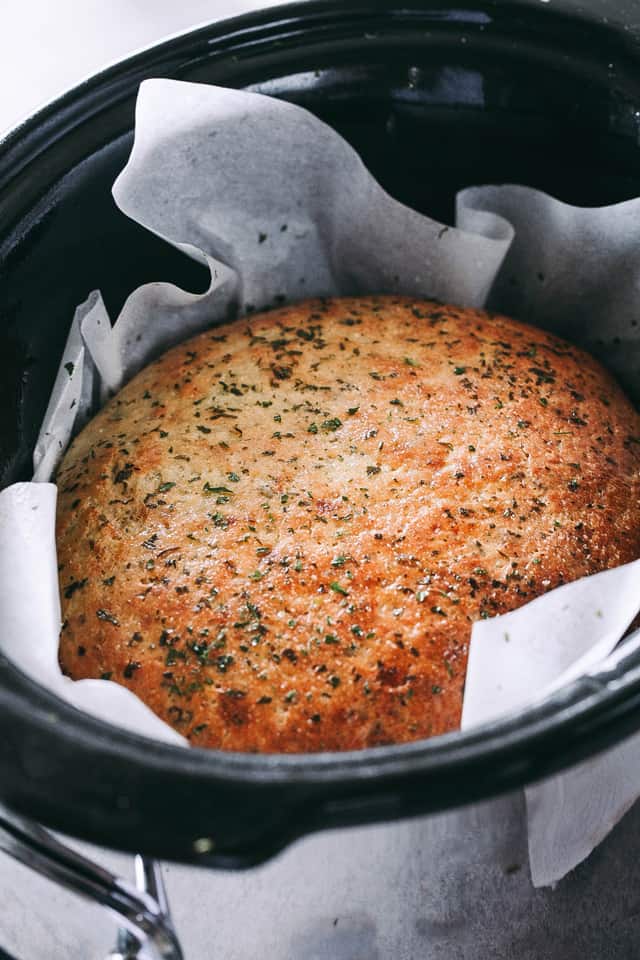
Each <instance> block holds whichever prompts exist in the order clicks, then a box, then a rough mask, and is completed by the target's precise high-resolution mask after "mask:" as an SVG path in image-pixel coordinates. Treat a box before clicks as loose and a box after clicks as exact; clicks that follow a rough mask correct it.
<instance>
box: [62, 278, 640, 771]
mask: <svg viewBox="0 0 640 960" xmlns="http://www.w3.org/2000/svg"><path fill="white" fill-rule="evenodd" d="M639 444H640V418H639V416H638V414H637V413H636V412H635V410H634V409H633V407H632V406H631V404H630V402H629V401H628V400H627V399H626V398H625V396H624V395H623V393H622V391H621V390H620V388H619V387H618V386H617V385H616V383H615V382H614V381H613V380H612V379H611V377H610V376H609V375H608V374H607V373H606V372H605V371H604V370H603V369H602V367H601V366H600V365H599V364H598V363H596V361H595V360H594V359H592V358H591V357H590V356H588V355H587V354H585V353H584V352H582V351H581V350H579V349H577V348H576V347H573V346H571V345H569V344H568V343H566V342H564V341H562V340H560V339H558V338H557V337H555V336H552V335H551V334H549V333H546V332H544V331H542V330H539V329H535V328H533V327H530V326H528V325H526V324H523V323H518V322H516V321H514V320H510V319H507V318H505V317H501V316H494V315H491V314H488V313H485V312H482V311H480V310H470V309H460V308H456V307H450V306H442V305H440V304H436V303H430V302H416V301H415V300H412V299H408V298H401V297H382V296H381V297H364V298H350V299H334V300H313V301H308V302H305V303H300V304H297V305H294V306H286V307H283V308H282V309H277V310H273V311H271V312H268V313H264V314H262V315H259V316H252V317H250V318H245V319H242V320H238V321H237V322H235V323H232V324H229V325H227V326H224V327H219V328H215V329H212V330H208V331H207V332H205V333H203V334H201V335H200V336H197V337H195V338H193V339H192V340H190V341H188V342H186V343H183V344H181V345H180V346H178V347H175V348H174V349H172V350H170V351H169V352H168V353H166V354H165V355H164V356H162V357H161V358H160V359H159V360H157V361H156V362H155V363H153V364H151V365H150V366H148V367H147V368H145V369H144V370H142V372H141V373H139V374H138V375H137V376H136V377H135V378H134V379H133V380H132V381H131V382H130V383H129V384H128V385H127V386H126V387H124V389H123V390H121V391H120V392H119V393H118V394H117V395H116V396H115V397H114V398H113V399H112V400H111V401H110V402H109V403H108V404H107V405H106V406H105V407H104V409H102V410H101V411H100V413H99V414H98V415H97V416H96V417H95V418H94V419H93V420H92V421H91V422H90V423H89V424H88V425H87V426H86V427H85V428H84V430H83V431H82V432H81V433H80V435H79V436H78V437H77V438H76V439H75V440H74V442H73V444H72V445H71V447H70V449H69V451H68V453H67V455H66V456H65V458H64V461H63V463H62V466H61V467H60V470H59V473H58V478H57V482H58V485H59V490H60V493H59V507H58V533H57V536H58V549H59V563H60V584H61V594H62V604H63V616H64V626H63V629H62V634H61V645H60V659H61V663H62V666H63V668H64V670H65V671H66V672H67V673H68V674H69V675H70V676H71V677H74V678H76V679H79V678H82V677H102V678H105V679H111V680H114V681H116V682H117V683H121V684H124V685H125V686H127V687H129V688H130V689H131V690H133V691H135V693H136V694H138V695H139V696H140V697H141V698H142V700H144V701H145V702H146V703H147V704H148V705H149V706H150V707H151V708H152V709H153V710H154V711H155V712H156V713H157V714H158V715H159V716H160V717H162V718H163V719H164V720H166V721H167V722H168V723H170V724H172V725H173V726H174V727H175V728H176V729H177V730H178V731H180V733H182V734H184V735H185V736H186V737H188V738H189V739H190V741H191V742H192V744H194V745H200V746H207V747H216V748H221V749H225V750H245V751H281V752H285V751H317V750H346V749H354V748H360V747H368V746H373V745H376V744H388V743H398V742H402V741H407V740H414V739H418V738H421V737H427V736H431V735H434V734H439V733H443V732H445V731H448V730H453V729H455V728H456V727H457V726H458V724H459V718H460V710H461V701H462V691H463V686H464V678H465V668H466V660H467V649H468V644H469V638H470V633H471V626H472V624H473V622H474V621H475V620H477V619H478V618H482V617H492V616H494V615H495V614H500V613H504V612H506V611H508V610H512V609H514V608H515V607H518V606H520V605H521V604H523V603H526V602H527V601H529V600H531V599H533V598H534V597H536V596H538V595H539V594H541V593H543V592H545V591H546V590H550V589H552V588H554V587H556V586H558V585H559V584H561V583H564V582H567V581H570V580H575V579H577V578H578V577H582V576H585V575H587V574H592V573H595V572H596V571H599V570H603V569H605V568H608V567H614V566H617V565H618V564H622V563H625V562H627V561H630V560H633V559H635V558H637V557H638V556H640V522H639V521H640V506H639V498H640V469H639V468H640V445H639Z"/></svg>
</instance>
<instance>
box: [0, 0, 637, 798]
mask: <svg viewBox="0 0 640 960" xmlns="http://www.w3.org/2000/svg"><path fill="white" fill-rule="evenodd" d="M431 6H432V7H434V8H435V7H436V5H435V3H434V4H431ZM508 6H509V4H508V3H505V2H502V0H472V2H468V3H467V4H466V9H467V11H469V10H472V11H473V10H475V11H477V10H480V9H481V10H485V11H486V10H489V11H492V12H495V11H504V10H505V9H506V7H508ZM512 6H513V5H512ZM366 7H367V5H366V3H365V2H364V0H357V2H354V3H350V4H349V5H348V6H346V5H345V4H342V3H340V2H338V0H310V2H302V3H292V4H287V5H284V6H278V7H272V8H268V9H266V10H262V11H256V12H254V13H251V14H247V15H244V16H241V17H237V18H233V19H232V20H226V21H217V22H214V23H212V24H209V25H205V26H201V27H198V28H197V29H196V30H193V31H186V32H185V33H183V34H180V35H179V36H177V37H173V38H171V39H170V40H168V41H165V42H163V43H161V44H157V45H153V46H151V47H148V48H146V49H145V50H143V51H141V52H139V53H137V54H134V55H133V56H131V57H127V58H125V59H124V60H122V61H119V62H118V63H116V64H113V65H111V66H110V67H108V68H107V69H106V70H104V71H101V72H100V73H98V74H96V75H94V76H93V77H91V78H89V79H87V80H85V81H84V82H83V83H82V84H80V85H79V86H76V87H74V88H72V89H71V90H69V91H67V92H66V93H64V94H63V95H62V96H60V97H58V98H56V99H55V100H53V101H52V102H51V103H49V104H47V105H46V106H44V107H43V108H41V109H40V110H39V111H37V112H36V113H35V114H33V115H32V116H31V117H30V118H28V119H27V120H26V121H24V122H22V123H21V124H20V125H19V126H17V127H16V128H14V129H13V130H12V131H9V132H8V133H7V134H6V136H4V138H3V139H2V140H0V188H2V186H3V182H4V183H8V182H9V181H10V179H11V176H12V174H11V171H12V170H14V172H15V169H16V164H24V163H27V162H28V161H29V156H30V153H29V151H30V150H33V149H37V145H38V140H39V138H41V137H42V136H43V135H46V134H47V131H48V133H49V135H51V134H52V133H55V134H60V133H61V132H63V131H64V128H65V124H66V123H68V122H69V121H70V119H73V117H71V118H70V117H69V116H68V114H69V112H70V113H71V114H73V113H74V110H77V109H78V108H79V107H80V106H82V105H83V104H85V106H86V108H87V109H88V110H89V111H91V109H92V106H91V101H92V98H93V96H94V94H95V93H96V92H99V91H100V90H102V91H103V93H104V92H105V90H106V88H108V87H109V86H110V84H111V82H112V81H114V82H115V83H116V85H117V81H118V78H119V77H120V78H121V77H122V73H123V71H125V72H128V71H136V70H138V69H140V70H143V69H146V68H147V67H148V66H149V65H152V63H150V61H151V62H153V61H155V60H157V59H158V58H161V56H162V55H164V54H165V53H167V54H168V53H171V52H177V51H178V50H181V49H182V48H183V47H184V48H185V49H187V48H189V46H191V45H193V44H194V43H195V44H198V43H199V42H200V41H204V40H205V39H207V42H211V43H212V42H213V39H215V36H216V35H219V36H220V37H228V36H229V35H230V28H232V30H233V32H234V33H235V32H242V31H248V30H249V31H250V30H252V29H260V28H268V27H269V26H271V27H272V28H274V29H275V26H276V25H277V23H281V22H283V21H284V22H287V21H292V22H300V23H302V22H304V21H306V20H307V19H308V18H310V17H312V16H319V15H325V14H327V13H335V12H338V11H339V12H340V13H341V14H344V13H345V12H349V11H352V12H355V14H356V15H360V14H362V15H364V14H365V12H366ZM515 7H516V8H517V10H518V11H519V12H522V11H525V10H526V11H531V10H532V6H531V4H527V3H526V2H518V3H517V4H516V5H515ZM394 9H395V5H394V4H393V3H392V2H390V0H386V2H385V4H384V5H383V8H382V7H381V6H380V5H379V6H378V7H377V9H376V16H378V15H380V12H381V10H382V12H384V10H386V11H392V10H394ZM402 10H403V11H406V10H409V12H411V11H412V10H413V11H414V12H416V13H422V14H424V15H425V16H428V13H429V11H428V10H425V4H424V3H419V2H417V0H415V2H414V3H413V4H409V5H404V6H403V8H402ZM462 13H464V11H462ZM539 14H542V15H543V16H549V17H552V18H553V17H561V18H562V17H564V16H565V14H564V13H563V11H562V10H560V11H559V12H556V11H553V12H552V11H551V10H549V9H545V10H544V11H536V16H538V15H539ZM276 18H278V19H277V21H276ZM572 19H573V21H574V22H575V19H576V18H575V14H574V15H573V17H572ZM580 22H583V23H584V24H585V25H586V26H589V24H591V26H595V24H593V22H592V21H590V20H589V18H588V17H587V16H586V15H585V16H584V17H583V18H582V19H581V21H580ZM597 29H598V30H600V31H602V30H603V29H604V28H603V27H602V25H600V24H598V25H597ZM609 35H611V36H615V37H616V38H617V39H618V40H620V37H619V36H618V34H615V35H613V34H611V33H610V32H609V31H607V36H609ZM624 40H625V44H624V45H626V40H628V38H624ZM624 45H623V46H624ZM124 95H125V94H123V96H124ZM127 95H128V93H127ZM625 668H626V672H625V675H624V676H623V677H621V676H620V675H619V671H616V672H615V673H614V675H613V677H609V678H608V680H607V681H606V682H605V681H598V680H594V679H593V678H582V679H580V680H578V681H575V682H574V683H572V684H571V685H570V686H569V687H567V688H564V689H563V690H562V691H559V692H558V693H557V694H556V695H554V697H552V698H550V699H548V700H546V701H545V702H544V703H542V704H538V705H536V706H535V707H533V708H531V709H529V710H526V711H523V712H521V713H518V714H516V715H514V716H512V717H508V718H505V719H504V720H500V721H498V722H495V723H492V724H490V725H487V726H484V727H478V728H477V729H475V730H472V731H467V732H464V733H459V732H456V733H454V734H449V735H447V736H446V737H440V738H433V739H431V740H424V741H418V742H414V743H410V744H403V745H394V746H388V747H375V748H369V749H367V750H362V751H353V752H345V753H325V754H303V755H300V754H290V755H286V754H285V755H282V754H272V755H260V756H257V755H246V754H232V753H224V752H220V751H210V750H202V749H197V748H192V749H190V750H184V749H182V748H180V747H177V746H171V745H169V744H163V743H160V742H159V741H151V740H149V739H147V738H145V737H142V736H140V735H137V734H133V733H130V732H128V731H124V730H122V729H121V728H118V727H116V726H113V725H111V724H107V723H105V722H103V721H98V720H95V719H94V718H91V717H89V716H88V715H86V714H83V713H82V712H81V711H78V710H76V709H75V708H74V707H72V706H70V705H68V704H66V703H64V702H63V701H61V700H59V699H58V698H57V697H56V696H55V695H53V694H51V693H50V692H49V691H47V690H45V689H44V688H42V687H40V686H39V685H38V684H36V683H35V682H34V681H32V680H30V679H29V678H28V677H26V676H25V675H24V674H22V672H21V671H20V669H19V668H18V667H17V666H15V665H13V664H11V663H9V662H8V661H6V660H5V659H4V658H2V659H0V710H1V711H2V713H3V715H4V718H5V722H9V723H12V722H13V721H15V722H20V720H21V718H23V714H24V708H25V706H27V707H28V708H29V710H31V711H33V714H34V715H33V719H34V721H36V720H37V723H38V725H39V727H40V729H41V730H43V731H47V732H48V733H49V734H51V731H52V730H54V729H55V731H56V738H57V739H58V741H59V742H61V741H62V740H64V742H65V744H66V745H67V746H68V747H69V749H73V746H74V744H75V745H77V744H78V737H79V736H80V737H81V738H82V741H83V747H84V748H86V749H87V750H89V749H91V750H95V751H96V752H98V753H100V754H102V755H104V756H108V755H110V756H112V757H113V758H114V759H116V758H117V760H118V761H120V762H125V763H128V764H133V765H135V766H137V767H138V769H140V770H141V771H144V770H152V769H153V770H158V769H162V770H164V769H167V768H171V771H172V773H173V774H175V775H183V776H184V775H186V776H189V774H191V773H197V774H198V775H201V774H203V773H204V774H206V775H207V779H208V780H209V781H210V782H211V783H212V784H215V783H221V782H223V781H228V780H232V781H234V782H243V783H246V784H247V785H251V784H256V783H262V784H265V783H267V782H268V783H270V784H277V785H282V786H286V785H287V784H290V783H292V782H296V783H297V784H306V785H316V786H317V785H323V786H324V787H330V786H332V785H344V784H345V783H355V782H365V781H371V780H372V779H375V781H376V783H381V782H382V781H383V780H384V779H385V778H394V777H396V776H401V777H404V776H408V775H409V776H410V775H425V776H427V775H428V776H435V775H436V774H444V773H445V772H446V773H448V774H451V773H452V772H458V773H459V772H461V771H463V770H465V769H469V768H470V767H471V766H477V767H478V768H481V769H482V770H483V771H484V778H483V779H482V782H479V783H478V784H476V785H475V788H474V790H470V791H469V794H468V795H465V796H464V797H460V798H459V799H458V800H457V801H456V799H455V798H450V802H452V803H455V802H466V801H467V800H468V799H470V797H471V795H472V794H474V795H475V796H477V797H479V796H483V795H487V794H489V793H491V792H497V791H499V790H504V789H508V788H510V787H515V786H519V785H521V784H522V783H523V782H525V781H527V780H531V779H534V778H537V777H539V776H541V775H542V774H547V773H549V772H552V771H553V770H554V769H559V768H561V767H562V766H565V765H567V764H568V763H569V762H573V761H574V760H576V759H580V758H582V757H583V756H587V755H589V754H590V753H593V752H595V750H597V749H599V748H601V747H602V746H604V745H606V743H609V742H611V740H612V739H613V736H614V733H615V735H616V736H619V734H620V731H623V730H624V731H625V732H631V730H633V729H636V727H637V725H638V724H639V723H640V713H638V711H637V710H635V707H636V705H637V704H638V703H640V653H638V654H637V655H634V656H632V657H630V658H629V659H628V662H625ZM611 679H613V680H614V681H615V682H614V683H612V684H610V683H609V680H611ZM21 707H22V709H21ZM634 711H635V712H636V713H638V720H636V721H634V719H633V714H634ZM54 719H55V722H54ZM561 737H564V740H563V743H564V745H565V749H564V751H563V752H562V754H561V755H559V754H558V751H557V750H556V749H554V748H555V741H556V740H559V739H560V738H561ZM524 747H527V750H525V751H524V754H523V753H522V752H521V751H522V750H523V748H524ZM12 750H13V751H14V756H16V757H18V756H19V755H20V745H19V744H15V743H14V744H12ZM527 752H528V754H529V755H528V756H526V754H527ZM516 758H517V762H516ZM509 760H511V761H512V763H511V766H509V767H508V768H507V767H506V766H505V768H504V769H503V770H501V771H496V769H495V768H496V766H499V765H500V763H502V762H504V763H505V764H506V763H507V761H509ZM492 768H493V769H492ZM0 789H2V788H0ZM2 792H3V793H4V794H5V795H7V791H6V790H4V789H3V790H2ZM9 793H10V794H13V796H14V797H18V795H19V793H20V791H19V790H18V791H17V792H16V791H14V790H13V788H10V790H9ZM9 799H10V798H9Z"/></svg>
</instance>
